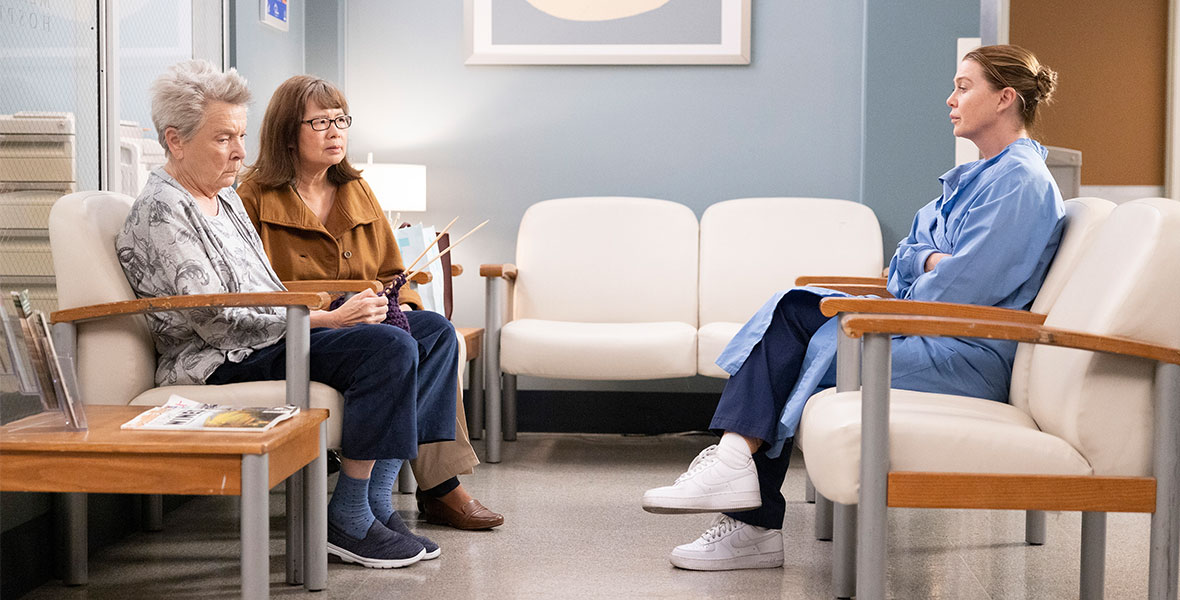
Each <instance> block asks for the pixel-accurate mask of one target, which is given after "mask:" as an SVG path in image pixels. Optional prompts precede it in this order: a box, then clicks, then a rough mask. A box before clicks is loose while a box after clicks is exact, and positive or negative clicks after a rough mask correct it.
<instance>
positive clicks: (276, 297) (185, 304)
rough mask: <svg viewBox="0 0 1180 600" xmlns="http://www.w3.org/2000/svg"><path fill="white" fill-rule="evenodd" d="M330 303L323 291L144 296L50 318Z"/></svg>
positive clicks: (60, 312) (313, 306)
mask: <svg viewBox="0 0 1180 600" xmlns="http://www.w3.org/2000/svg"><path fill="white" fill-rule="evenodd" d="M329 303H330V300H329V296H328V294H325V293H323V292H320V293H311V292H257V293H247V294H192V295H188V296H161V297H159V298H140V299H138V300H124V301H122V302H107V303H105V304H94V305H91V306H79V307H78V308H67V309H63V310H58V311H54V312H53V313H52V314H50V315H49V318H50V320H51V321H52V322H54V323H72V322H76V321H85V320H88V319H100V318H103V317H115V316H119V315H135V314H143V313H150V312H163V311H168V310H182V309H189V308H226V307H245V306H297V305H302V306H306V307H308V308H310V309H312V310H315V309H318V308H323V307H326V306H327V305H328V304H329Z"/></svg>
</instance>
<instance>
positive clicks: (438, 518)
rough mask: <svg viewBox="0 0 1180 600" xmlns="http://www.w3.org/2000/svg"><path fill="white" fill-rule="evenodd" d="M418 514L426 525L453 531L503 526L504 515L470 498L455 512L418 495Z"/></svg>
mask: <svg viewBox="0 0 1180 600" xmlns="http://www.w3.org/2000/svg"><path fill="white" fill-rule="evenodd" d="M418 512H420V513H422V517H423V518H424V519H426V522H427V523H432V524H434V525H447V526H449V527H454V528H455V529H466V530H472V529H491V528H493V527H499V526H500V525H503V524H504V515H501V514H499V513H494V512H492V511H491V510H488V508H487V507H486V506H484V505H482V504H480V503H479V500H476V499H475V498H472V499H471V500H469V501H468V502H467V504H464V505H463V507H462V508H461V509H460V510H455V509H453V508H451V507H449V506H447V505H446V503H444V502H443V501H442V500H439V499H438V498H432V497H430V496H427V495H425V494H422V493H419V494H418Z"/></svg>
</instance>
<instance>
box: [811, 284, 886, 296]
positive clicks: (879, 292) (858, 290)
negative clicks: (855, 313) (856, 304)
mask: <svg viewBox="0 0 1180 600" xmlns="http://www.w3.org/2000/svg"><path fill="white" fill-rule="evenodd" d="M810 285H811V287H819V288H824V289H825V290H835V291H837V292H844V293H845V294H852V295H853V296H877V297H878V298H892V297H893V294H890V293H889V289H888V288H886V287H885V286H883V285H867V284H862V283H834V284H833V283H812V284H810Z"/></svg>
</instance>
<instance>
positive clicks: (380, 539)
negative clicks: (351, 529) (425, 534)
mask: <svg viewBox="0 0 1180 600" xmlns="http://www.w3.org/2000/svg"><path fill="white" fill-rule="evenodd" d="M328 554H329V555H332V554H335V555H336V556H338V557H340V560H342V561H344V562H350V563H356V564H358V565H361V566H362V567H368V568H370V569H397V568H400V567H407V566H409V565H412V564H414V563H416V562H418V561H420V560H422V557H423V556H425V555H426V548H424V547H423V546H422V544H420V543H418V541H417V540H415V539H414V538H411V537H407V536H404V535H402V534H400V533H397V532H395V531H390V530H389V529H388V528H387V527H385V526H384V525H382V524H381V523H380V522H378V521H376V520H374V521H373V524H372V525H370V526H369V531H368V533H366V534H365V539H363V540H358V539H356V538H354V537H352V536H350V535H348V534H347V533H344V531H343V530H341V529H340V528H339V527H336V526H335V525H333V524H332V523H331V522H329V523H328Z"/></svg>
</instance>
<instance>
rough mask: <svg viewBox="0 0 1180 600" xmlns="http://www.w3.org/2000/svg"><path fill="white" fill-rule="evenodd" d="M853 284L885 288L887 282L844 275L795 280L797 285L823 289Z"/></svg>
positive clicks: (808, 276)
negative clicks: (841, 284)
mask: <svg viewBox="0 0 1180 600" xmlns="http://www.w3.org/2000/svg"><path fill="white" fill-rule="evenodd" d="M838 283H851V284H855V285H878V286H884V285H885V284H886V283H888V282H887V281H885V278H884V277H850V276H842V275H828V276H824V275H804V276H802V277H796V278H795V285H818V286H821V287H828V284H838Z"/></svg>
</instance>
